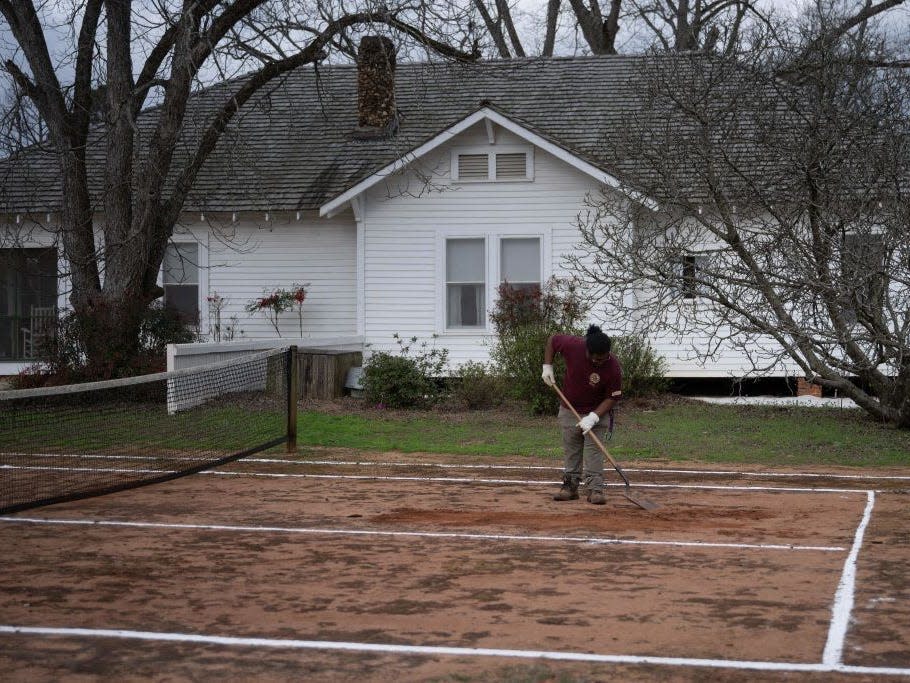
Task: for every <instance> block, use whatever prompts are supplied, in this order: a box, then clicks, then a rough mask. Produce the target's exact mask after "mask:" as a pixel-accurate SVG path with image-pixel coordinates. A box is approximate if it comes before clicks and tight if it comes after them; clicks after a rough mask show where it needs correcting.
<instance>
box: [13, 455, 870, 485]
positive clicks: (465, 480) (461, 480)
mask: <svg viewBox="0 0 910 683" xmlns="http://www.w3.org/2000/svg"><path fill="white" fill-rule="evenodd" d="M236 462H238V463H242V462H243V461H242V460H238V461H236ZM0 469H6V470H40V471H51V472H113V473H116V474H120V473H130V472H135V473H139V474H174V473H176V472H177V471H178V470H141V469H121V468H107V467H51V466H40V465H0ZM197 474H209V475H214V476H219V477H264V478H269V479H332V480H341V479H354V480H359V481H421V482H437V483H438V482H447V483H454V484H519V485H523V486H553V485H555V484H559V483H560V482H559V481H546V480H542V479H479V478H476V477H389V476H383V475H378V474H376V475H373V474H292V473H287V472H250V471H245V470H241V471H230V472H228V471H224V470H203V471H202V472H198V473H197ZM606 486H607V487H613V488H623V487H624V485H623V484H606ZM635 488H637V489H641V488H651V489H698V490H709V491H711V490H713V491H778V492H790V493H866V489H838V488H812V487H798V486H729V485H723V484H639V483H636V484H635Z"/></svg>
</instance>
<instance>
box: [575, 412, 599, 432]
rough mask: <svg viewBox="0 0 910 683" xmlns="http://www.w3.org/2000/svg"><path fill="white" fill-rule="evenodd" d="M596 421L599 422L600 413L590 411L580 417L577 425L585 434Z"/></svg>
mask: <svg viewBox="0 0 910 683" xmlns="http://www.w3.org/2000/svg"><path fill="white" fill-rule="evenodd" d="M598 422H600V415H598V414H597V413H594V412H591V413H588V414H587V415H585V416H584V417H583V418H581V422H579V423H578V426H579V427H581V433H582V434H587V433H588V432H590V431H591V428H592V427H593V426H594V425H596V424H597V423H598Z"/></svg>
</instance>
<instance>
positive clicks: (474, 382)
mask: <svg viewBox="0 0 910 683" xmlns="http://www.w3.org/2000/svg"><path fill="white" fill-rule="evenodd" d="M504 389H505V383H504V382H503V380H502V378H501V377H499V376H498V375H496V374H494V373H493V372H492V368H491V367H490V366H488V365H486V364H485V363H477V362H475V361H468V362H467V363H463V364H462V365H461V366H460V367H459V368H458V377H456V378H454V379H453V381H452V397H453V398H454V399H455V402H456V403H457V404H458V405H461V406H464V407H465V408H468V409H469V410H484V409H486V408H495V407H496V406H500V405H502V404H503V401H504V400H505V392H504Z"/></svg>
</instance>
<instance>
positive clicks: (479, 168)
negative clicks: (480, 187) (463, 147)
mask: <svg viewBox="0 0 910 683" xmlns="http://www.w3.org/2000/svg"><path fill="white" fill-rule="evenodd" d="M489 177H490V167H489V161H488V159H487V155H486V154H459V155H458V179H459V180H478V179H486V178H489Z"/></svg>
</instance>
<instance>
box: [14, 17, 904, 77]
mask: <svg viewBox="0 0 910 683" xmlns="http://www.w3.org/2000/svg"><path fill="white" fill-rule="evenodd" d="M158 1H159V0H136V2H135V3H134V7H135V8H136V11H135V12H134V14H136V15H137V18H138V19H137V24H139V25H141V23H142V20H141V14H142V13H141V11H139V10H141V8H142V7H143V5H146V6H148V5H147V3H150V4H151V5H155V4H156V3H157V2H158ZM813 2H814V0H759V4H760V5H761V6H766V7H772V8H773V10H774V12H775V13H776V14H777V15H778V16H781V17H793V16H796V15H797V14H798V13H799V11H800V9H801V8H803V7H805V6H806V5H808V4H810V3H813ZM843 2H844V3H845V5H846V6H851V7H852V6H859V5H861V4H863V2H862V0H843ZM67 4H68V3H67V2H60V3H51V5H52V9H48V10H45V14H44V16H43V19H44V24H45V36H46V38H47V40H48V44H49V45H50V46H51V50H52V54H53V57H54V61H55V63H56V65H57V70H58V74H59V77H60V80H61V81H62V82H63V83H65V84H68V83H70V82H71V81H72V71H73V69H72V58H71V55H72V45H73V43H74V32H75V31H76V30H77V29H78V24H76V25H75V26H74V24H73V22H72V20H71V17H69V16H67V14H66V13H65V12H62V11H60V10H59V9H56V10H54V9H53V8H59V6H60V5H67ZM76 4H77V5H80V4H81V3H76ZM563 4H564V5H568V3H567V2H564V3H563ZM601 4H603V5H608V0H602V3H601ZM908 4H910V3H908ZM546 6H547V0H514V7H515V9H514V12H515V18H516V23H517V24H518V26H519V30H520V31H521V33H522V41H523V42H524V45H525V49H526V51H527V52H528V53H529V54H539V53H540V46H541V44H542V42H543V28H542V26H541V21H542V20H541V17H543V16H544V14H545V10H546ZM79 14H80V15H81V12H80V13H79ZM570 21H571V17H570V16H569V15H568V13H566V14H565V16H564V22H565V24H566V28H565V29H564V30H563V31H562V34H561V36H560V38H561V40H560V42H559V44H558V46H557V53H558V54H574V53H575V52H576V47H577V41H576V39H575V37H574V32H573V31H572V30H571V29H570V28H569V26H570ZM886 23H887V25H888V26H889V27H890V29H891V31H892V33H894V34H898V33H899V34H900V35H902V36H903V41H904V44H907V35H908V26H910V7H899V8H897V9H894V10H891V11H890V12H889V13H888V15H887V22H886ZM649 40H650V38H649V36H648V34H647V32H646V31H645V30H643V28H642V27H641V26H637V25H635V24H633V23H632V22H628V21H626V22H623V23H622V24H621V30H620V34H619V37H618V39H617V49H618V50H619V51H620V52H637V51H640V50H641V49H643V48H644V47H645V46H646V45H647V43H648V42H649ZM0 58H2V59H3V60H6V59H9V58H13V59H16V61H17V62H19V63H22V61H23V60H22V59H21V55H20V54H19V50H18V47H17V46H16V44H15V41H14V40H13V39H12V36H11V35H10V32H9V27H8V26H7V24H6V22H5V21H4V20H2V19H0ZM143 61H144V54H143V45H142V44H141V43H140V42H139V41H137V42H136V53H135V65H136V69H137V70H138V69H139V68H141V65H142V63H143ZM228 75H232V74H228ZM218 76H219V73H218V71H217V70H216V69H214V68H212V69H209V73H208V77H209V79H212V80H213V79H217V78H218ZM0 88H2V89H3V91H5V90H6V89H8V88H9V82H8V78H3V82H2V83H0ZM0 92H2V91H0Z"/></svg>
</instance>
